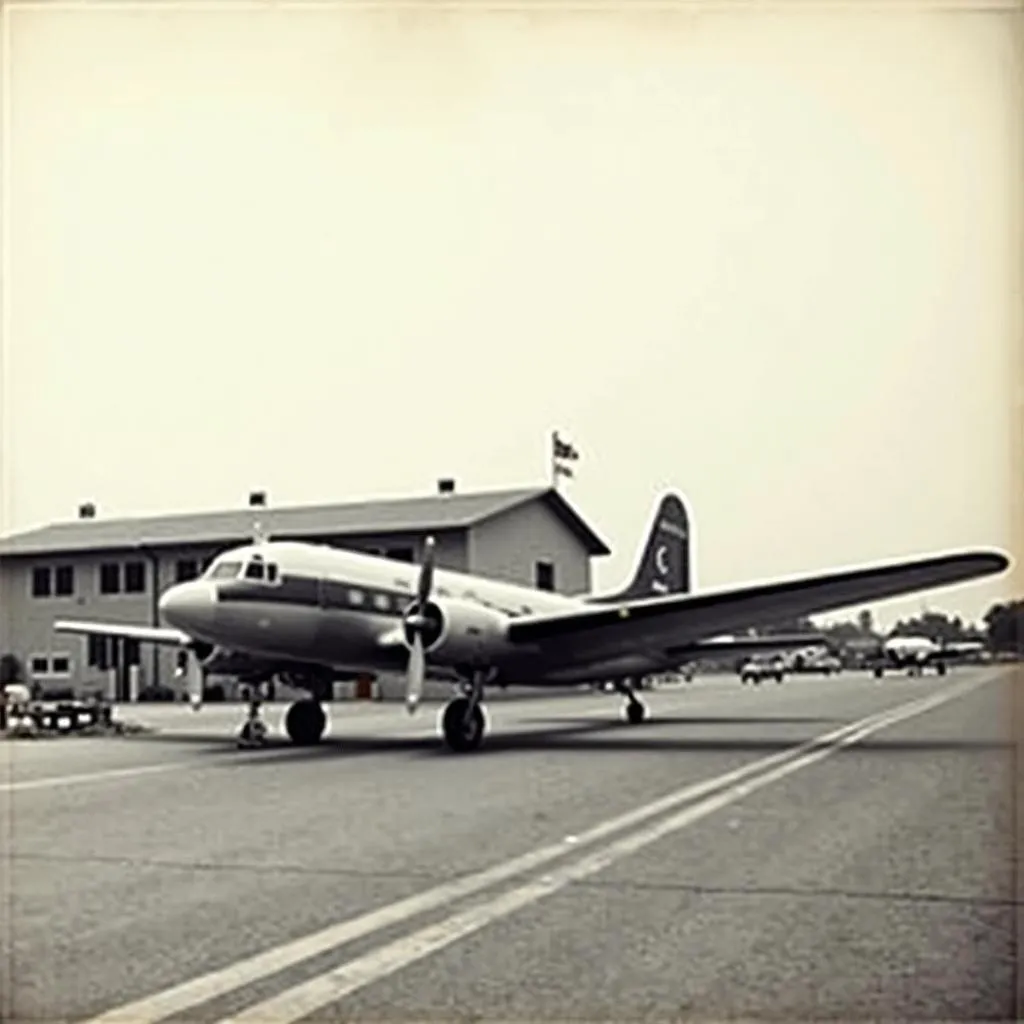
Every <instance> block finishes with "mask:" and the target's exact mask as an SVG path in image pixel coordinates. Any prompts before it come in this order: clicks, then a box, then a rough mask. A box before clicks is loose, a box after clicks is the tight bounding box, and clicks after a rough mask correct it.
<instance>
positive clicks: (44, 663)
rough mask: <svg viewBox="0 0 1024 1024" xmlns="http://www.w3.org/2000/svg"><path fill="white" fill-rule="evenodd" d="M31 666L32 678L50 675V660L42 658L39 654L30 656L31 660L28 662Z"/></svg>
mask: <svg viewBox="0 0 1024 1024" xmlns="http://www.w3.org/2000/svg"><path fill="white" fill-rule="evenodd" d="M29 664H30V665H31V666H32V675H34V676H45V675H49V674H50V659H49V658H44V657H43V656H42V655H40V654H34V655H32V660H31V661H30V662H29Z"/></svg>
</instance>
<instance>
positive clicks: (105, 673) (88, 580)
mask: <svg viewBox="0 0 1024 1024" xmlns="http://www.w3.org/2000/svg"><path fill="white" fill-rule="evenodd" d="M257 522H258V523H259V526H260V529H261V530H262V531H263V532H264V533H266V534H268V535H269V536H271V537H272V538H273V539H275V540H301V541H307V542H310V543H321V544H330V545H333V546H335V547H340V548H347V549H351V550H357V551H367V552H370V553H373V554H378V555H383V556H385V557H388V558H394V559H398V560H402V561H418V560H419V558H420V555H421V552H422V546H423V541H424V539H425V538H426V536H428V535H429V534H432V535H433V536H434V537H435V538H436V542H437V548H436V553H437V554H436V557H437V565H438V566H439V567H440V568H447V569H453V570H459V571H464V572H472V573H476V574H479V575H481V576H489V577H492V578H494V579H500V580H507V581H509V582H515V583H522V584H526V585H528V586H535V587H538V588H540V589H546V590H554V591H557V592H560V593H565V594H577V593H585V592H587V591H589V590H590V589H591V559H592V558H593V557H594V556H597V555H606V554H609V553H610V550H609V548H608V547H607V545H606V544H605V543H604V541H603V540H602V539H601V538H600V537H599V536H598V535H597V534H596V532H595V531H594V530H593V529H592V528H591V527H590V526H589V525H588V524H587V523H586V522H585V521H584V519H583V518H582V517H581V516H580V514H579V513H578V512H577V511H576V510H575V509H574V508H573V507H572V506H571V505H570V504H569V502H568V501H566V499H565V498H564V497H563V496H562V495H561V494H560V493H559V492H558V491H557V490H555V489H554V488H550V487H534V488H520V489H515V490H502V491H487V492H475V493H469V492H467V493H464V494H463V493H456V492H455V489H454V483H453V482H452V481H450V480H442V481H438V489H437V492H436V493H433V494H428V495H425V496H420V497H409V498H401V499H395V500H387V501H363V502H357V503H343V504H333V505H317V506H303V507H291V508H272V507H267V506H266V503H265V499H264V496H263V495H261V494H253V495H251V496H250V500H249V506H248V507H242V508H239V509H236V510H230V511H224V512H210V513H201V514H192V515H187V514H177V515H165V516H156V517H144V518H134V519H104V518H103V517H102V516H101V515H97V514H96V510H95V508H94V507H93V506H91V505H83V506H82V507H81V508H80V509H79V517H78V518H77V519H75V520H72V521H70V522H66V523H56V524H53V525H50V526H44V527H41V528H38V529H34V530H29V531H26V532H23V533H18V534H14V535H11V536H8V537H5V538H3V539H0V655H5V654H12V655H14V656H15V657H16V658H17V659H18V661H19V662H20V663H21V665H22V667H23V669H24V672H25V676H26V681H27V682H28V683H29V684H30V685H31V684H35V683H38V684H39V685H40V687H42V689H43V690H44V692H45V691H47V690H54V689H66V688H73V689H75V690H76V691H78V692H82V691H103V692H111V691H113V693H115V694H116V696H117V698H118V699H120V700H125V699H128V698H129V694H132V693H139V692H143V693H144V692H145V691H147V690H151V689H152V688H155V687H160V688H166V687H173V688H175V689H178V688H179V684H178V681H177V680H176V679H175V678H174V670H175V652H174V650H172V649H168V648H166V647H158V646H157V645H155V644H146V645H140V644H138V643H137V642H133V641H118V640H114V639H111V638H101V637H82V636H73V635H68V634H58V633H55V632H54V631H53V628H52V627H53V623H54V622H55V621H56V620H58V619H66V618H77V619H90V620H97V619H98V620H107V621H114V622H124V623H132V624H135V625H144V626H151V625H158V626H164V625H166V623H164V622H163V621H162V619H161V616H160V614H159V611H158V608H157V601H158V598H159V596H160V594H161V593H162V592H163V591H164V590H165V589H166V588H167V587H169V586H171V585H172V584H174V583H176V582H180V581H183V580H188V579H192V578H194V577H196V576H198V575H199V574H200V573H201V572H202V571H203V570H204V568H205V567H206V566H207V565H208V564H209V563H210V561H212V559H213V558H214V557H215V556H216V555H217V554H219V553H220V552H221V551H223V550H225V549H227V548H231V547H234V546H237V545H239V544H246V543H248V542H249V541H250V540H251V539H252V537H253V530H254V526H255V524H256V523H257Z"/></svg>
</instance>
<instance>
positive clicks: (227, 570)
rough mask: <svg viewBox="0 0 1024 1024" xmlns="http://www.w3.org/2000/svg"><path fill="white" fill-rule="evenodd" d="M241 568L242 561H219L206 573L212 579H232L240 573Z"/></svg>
mask: <svg viewBox="0 0 1024 1024" xmlns="http://www.w3.org/2000/svg"><path fill="white" fill-rule="evenodd" d="M241 568H242V563H241V562H217V563H215V564H214V565H212V566H211V567H210V569H209V571H208V572H207V574H206V575H207V578H208V579H211V580H230V579H234V578H235V577H236V576H237V575H238V571H239V569H241Z"/></svg>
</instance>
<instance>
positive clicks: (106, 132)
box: [0, 2, 1024, 621]
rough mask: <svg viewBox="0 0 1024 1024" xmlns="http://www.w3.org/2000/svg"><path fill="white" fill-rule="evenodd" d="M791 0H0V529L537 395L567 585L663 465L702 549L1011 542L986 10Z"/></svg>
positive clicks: (975, 605)
mask: <svg viewBox="0 0 1024 1024" xmlns="http://www.w3.org/2000/svg"><path fill="white" fill-rule="evenodd" d="M811 6H812V5H810V4H807V5H800V8H801V10H800V11H797V12H794V11H793V10H792V8H790V9H788V10H787V9H786V8H782V9H781V10H780V11H776V12H774V13H772V14H767V13H759V14H753V13H749V12H743V11H737V10H736V9H735V7H729V8H726V7H722V8H720V9H717V10H716V9H715V5H713V4H702V5H700V9H699V10H697V9H696V7H690V8H689V9H687V5H686V4H681V5H680V8H679V10H678V12H676V13H665V12H661V11H659V12H655V11H652V10H644V9H643V8H642V7H639V6H637V7H636V8H633V9H631V8H629V7H628V6H624V7H623V8H622V9H621V10H620V11H610V10H608V11H605V12H599V13H582V12H580V11H569V10H567V9H565V10H562V11H559V10H558V8H557V7H556V5H554V4H549V5H545V6H543V7H542V8H541V9H540V10H538V9H537V8H531V9H525V8H524V9H523V10H519V11H516V10H513V9H511V7H507V8H506V9H504V10H502V11H497V10H495V11H486V10H484V9H483V7H484V4H480V5H477V6H476V7H474V8H472V9H466V8H463V9H459V8H456V7H446V8H445V9H444V10H442V9H440V8H434V9H424V8H420V9H416V8H412V7H409V6H405V7H400V6H397V5H395V6H387V5H385V4H383V3H382V4H377V5H362V6H349V7H344V8H343V7H330V6H328V5H326V4H324V5H322V6H315V7H314V6H309V7H306V8H298V7H295V8H291V7H289V6H288V5H287V4H285V3H282V4H276V5H271V4H266V5H264V6H262V7H261V8H250V7H246V6H245V5H243V4H241V3H239V4H238V5H237V6H235V7H232V8H230V9H227V10H225V9H222V8H220V9H219V8H217V7H215V6H214V5H213V4H212V3H210V4H195V5H193V6H191V7H186V6H183V5H180V4H178V5H173V6H172V5H167V6H163V5H160V4H157V3H150V4H148V5H146V6H145V8H144V9H141V10H138V9H131V8H129V7H128V6H126V5H125V6H119V7H118V6H108V7H106V8H101V7H99V6H98V5H97V6H96V7H89V6H88V5H82V6H81V7H78V8H77V9H72V8H62V7H60V6H59V5H58V4H56V3H53V4H48V5H46V6H45V7H43V8H40V7H30V6H22V7H19V5H18V4H17V3H16V2H15V3H12V4H10V5H9V6H6V7H5V9H4V29H5V39H4V42H5V50H4V62H3V64H4V73H5V75H6V79H5V83H4V84H5V96H6V107H5V120H4V129H5V136H4V140H5V144H6V146H8V147H9V150H8V152H9V154H10V159H9V161H7V160H5V162H4V170H5V172H6V173H7V175H8V177H7V179H6V181H5V186H6V192H5V201H6V205H5V208H4V210H3V213H4V221H3V223H4V229H5V238H4V242H5V258H6V264H5V269H6V270H7V271H8V272H9V274H10V291H9V292H8V293H7V296H6V299H7V305H6V306H5V316H6V319H5V322H4V331H3V433H2V442H3V448H2V454H3V495H2V499H3V502H2V504H3V508H2V523H0V525H2V529H3V532H11V531H14V530H20V529H25V528H28V527H31V526H34V525H37V524H40V523H45V522H49V521H53V520H56V519H64V518H69V517H72V516H73V515H74V513H75V509H76V507H77V505H78V504H79V503H80V502H81V501H83V500H93V501H95V502H96V503H97V504H98V506H99V510H100V514H106V515H123V514H135V513H158V512H165V511H189V510H198V509H216V508H225V507H233V506H240V505H242V504H244V502H245V500H246V495H247V494H248V492H249V490H250V489H253V488H265V489H267V490H268V491H269V494H270V499H271V501H272V503H275V504H297V503H305V502H325V501H335V500H339V501H340V500H346V499H350V498H352V499H355V498H365V497H372V496H384V495H402V494H407V493H410V492H419V493H422V492H426V491H431V490H433V489H434V486H435V480H436V478H437V477H438V476H444V475H451V476H454V477H455V478H456V479H457V481H458V486H459V488H460V489H465V490H472V489H479V488H495V487H504V486H517V485H522V484H532V483H540V482H543V481H544V479H545V477H546V473H547V469H548V466H547V455H548V438H549V432H550V430H551V429H552V428H553V427H559V428H560V429H561V430H562V431H563V432H564V434H565V435H566V436H567V437H568V438H570V439H571V440H572V441H573V442H574V443H575V444H576V445H577V447H578V448H579V449H580V451H581V453H582V459H581V461H580V462H579V463H577V468H578V479H577V480H575V481H572V482H570V483H569V484H567V485H566V494H567V495H568V496H569V497H570V499H571V500H572V501H573V502H574V503H575V504H576V505H577V507H578V508H579V509H580V510H581V511H582V512H583V514H584V515H585V516H586V517H587V518H588V519H589V520H590V521H591V522H592V523H593V524H594V525H595V527H596V528H597V530H598V531H599V532H600V533H601V534H602V535H603V536H604V537H605V539H606V540H607V541H608V542H609V544H610V545H611V546H612V547H613V549H614V555H613V556H611V557H610V558H606V559H603V560H600V561H599V563H598V567H597V571H596V576H597V582H598V584H599V585H600V586H601V587H602V588H607V587H611V586H614V585H616V584H617V583H618V582H619V581H620V580H621V579H622V578H623V577H625V576H626V575H627V574H628V573H629V572H630V570H631V566H632V562H633V559H634V557H635V554H636V547H637V544H638V542H639V540H640V535H641V531H642V530H644V529H645V527H646V524H647V521H648V518H649V516H650V512H651V506H652V503H653V501H654V498H655V495H656V493H657V492H658V491H659V490H660V489H661V488H662V487H666V486H672V487H677V488H679V489H681V490H682V491H683V492H684V493H685V495H686V496H687V498H688V500H689V502H690V505H691V509H692V513H693V516H694V520H695V524H696V530H695V533H696V545H697V553H696V571H697V576H698V580H697V582H698V585H700V586H712V585H715V586H717V585H723V584H728V583H732V582H740V581H746V580H750V579H760V578H765V577H770V576H774V575H777V574H791V573H802V572H810V571H815V570H817V569H820V568H825V567H833V566H839V565H847V564H855V563H861V562H871V561H876V560H883V559H889V558H894V557H899V556H902V555H913V554H920V553H925V552H929V551H932V550H946V549H949V548H956V547H960V546H962V545H983V546H998V547H1002V548H1004V549H1007V550H1009V551H1011V553H1013V554H1015V555H1016V554H1018V553H1019V552H1021V550H1022V547H1024V545H1021V543H1020V532H1019V529H1018V532H1017V534H1016V537H1015V536H1014V534H1013V518H1014V514H1015V513H1016V518H1017V522H1018V523H1020V522H1021V505H1020V504H1019V501H1018V499H1019V493H1018V492H1019V491H1020V480H1021V461H1020V457H1019V456H1020V452H1019V450H1018V451H1015V452H1013V451H1011V447H1012V445H1013V444H1016V443H1017V437H1018V435H1019V433H1020V421H1019V408H1020V405H1019V399H1018V395H1019V394H1020V388H1019V386H1018V385H1017V381H1019V380H1020V360H1019V359H1018V348H1019V342H1020V338H1021V330H1020V327H1021V320H1020V310H1019V308H1018V307H1017V305H1015V304H1014V303H1013V302H1012V301H1011V300H1012V297H1013V296H1014V295H1016V297H1017V299H1016V301H1017V302H1018V303H1019V295H1020V282H1021V276H1020V263H1019V259H1018V251H1019V247H1020V244H1021V232H1020V228H1021V217H1020V213H1021V204H1020V198H1021V196H1020V190H1021V182H1022V181H1024V160H1022V147H1021V135H1020V124H1021V121H1022V119H1021V110H1020V103H1019V101H1020V84H1021V78H1020V67H1019V63H1018V62H1017V61H1018V58H1017V57H1016V56H1015V53H1014V49H1015V45H1016V46H1019V42H1020V40H1019V33H1018V37H1017V38H1016V39H1015V38H1014V36H1013V34H1012V28H1011V18H1012V17H1014V16H1012V15H1010V14H1008V13H1006V12H1005V11H1004V12H1002V13H995V12H988V13H949V12H944V13H940V12H932V13H925V14H921V13H916V14H911V13H899V12H897V11H895V10H888V11H883V13H877V12H872V11H860V12H855V13H854V14H850V13H849V12H846V13H836V12H835V11H832V12H824V11H818V12H817V13H811V12H810V10H809V8H811ZM428 8H429V5H428ZM1018 28H1019V18H1018ZM1014 459H1016V462H1015V463H1014V461H1013V460H1014ZM1012 502H1017V504H1016V505H1013V504H1012ZM1021 591H1024V582H1022V578H1021V574H1020V573H1018V574H1017V575H1016V578H1015V579H1014V580H1011V581H1010V582H1006V581H1003V582H1001V583H994V584H976V585H973V586H969V587H965V588H957V589H956V590H946V591H936V592H934V596H928V598H927V600H928V602H929V604H931V605H933V606H935V607H941V608H948V609H955V610H960V611H961V612H962V613H964V614H966V615H968V616H975V615H979V614H981V613H982V612H983V611H984V609H985V608H986V607H987V606H988V604H989V603H990V602H991V600H992V599H993V598H995V597H1000V596H1005V595H1006V594H1007V593H1009V592H1014V593H1019V592H1021ZM920 607H921V599H920V598H918V597H915V598H911V599H909V600H905V601H900V602H889V603H888V604H886V605H884V606H879V609H880V610H881V611H882V612H883V615H882V621H891V619H892V617H893V615H895V614H905V613H907V612H908V611H909V612H916V611H918V610H920Z"/></svg>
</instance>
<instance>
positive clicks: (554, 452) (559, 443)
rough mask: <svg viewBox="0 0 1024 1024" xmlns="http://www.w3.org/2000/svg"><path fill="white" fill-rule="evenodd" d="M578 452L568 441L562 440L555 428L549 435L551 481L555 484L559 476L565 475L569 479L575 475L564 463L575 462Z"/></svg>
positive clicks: (578, 455)
mask: <svg viewBox="0 0 1024 1024" xmlns="http://www.w3.org/2000/svg"><path fill="white" fill-rule="evenodd" d="M579 457H580V453H579V452H578V451H577V450H576V449H575V448H574V447H573V445H571V444H570V443H569V442H568V441H563V440H562V439H561V438H560V437H559V436H558V431H557V430H556V431H555V432H554V433H553V434H552V435H551V482H552V486H557V483H558V478H559V477H560V476H567V477H569V478H570V479H572V478H573V476H575V474H574V473H573V471H572V470H571V469H570V468H569V467H568V466H567V465H565V463H566V462H575V461H576V460H577V459H578V458H579Z"/></svg>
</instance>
